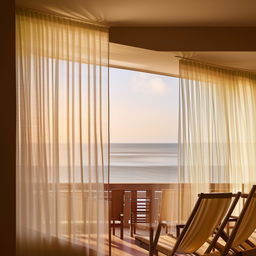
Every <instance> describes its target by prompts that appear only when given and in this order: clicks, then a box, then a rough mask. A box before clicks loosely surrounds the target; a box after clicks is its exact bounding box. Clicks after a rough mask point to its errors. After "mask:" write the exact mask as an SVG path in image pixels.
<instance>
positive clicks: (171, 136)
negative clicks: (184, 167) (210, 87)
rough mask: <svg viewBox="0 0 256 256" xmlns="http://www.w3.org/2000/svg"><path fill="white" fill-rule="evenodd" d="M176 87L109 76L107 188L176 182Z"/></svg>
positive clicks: (141, 76)
mask: <svg viewBox="0 0 256 256" xmlns="http://www.w3.org/2000/svg"><path fill="white" fill-rule="evenodd" d="M178 83H179V82H178V78H174V77H167V76H162V75H155V74H149V73H143V72H136V71H128V70H121V69H114V68H112V69H111V70H110V102H111V110H110V120H111V123H110V125H111V129H110V130H111V172H110V182H111V183H170V182H171V183H172V182H177V141H178Z"/></svg>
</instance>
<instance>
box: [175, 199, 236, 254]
mask: <svg viewBox="0 0 256 256" xmlns="http://www.w3.org/2000/svg"><path fill="white" fill-rule="evenodd" d="M230 202H231V198H204V199H202V202H201V204H200V206H199V209H198V210H197V212H196V215H195V216H194V218H193V220H192V223H191V224H190V226H189V228H188V230H187V232H186V234H185V236H184V237H183V239H182V241H181V243H180V245H179V247H178V249H177V252H178V253H192V252H195V251H197V250H198V249H199V248H200V247H201V246H202V245H203V244H204V243H205V241H207V239H208V238H209V237H210V236H211V234H212V233H213V232H214V230H215V229H216V228H217V226H218V225H219V224H220V223H221V221H222V219H223V217H224V215H225V213H226V212H227V210H228V207H229V205H230Z"/></svg>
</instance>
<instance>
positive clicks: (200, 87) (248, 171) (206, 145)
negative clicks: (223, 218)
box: [179, 59, 256, 221]
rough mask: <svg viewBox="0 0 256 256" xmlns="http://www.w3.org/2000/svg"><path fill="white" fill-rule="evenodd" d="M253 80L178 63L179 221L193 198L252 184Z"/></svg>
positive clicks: (255, 154)
mask: <svg viewBox="0 0 256 256" xmlns="http://www.w3.org/2000/svg"><path fill="white" fill-rule="evenodd" d="M255 168H256V74H254V73H250V72H246V71H240V70H233V69H228V68H226V69H225V68H222V67H217V66H212V65H207V64H203V63H200V62H196V61H192V60H183V59H182V60H180V107H179V183H180V189H179V197H180V200H179V202H180V205H179V216H180V221H184V220H186V218H187V216H188V214H189V212H190V210H191V208H192V206H193V204H194V202H195V199H196V197H197V194H198V193H201V192H210V191H234V192H237V191H243V192H248V191H249V189H250V186H251V185H252V184H255V183H256V171H255Z"/></svg>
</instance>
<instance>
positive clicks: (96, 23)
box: [15, 7, 109, 29]
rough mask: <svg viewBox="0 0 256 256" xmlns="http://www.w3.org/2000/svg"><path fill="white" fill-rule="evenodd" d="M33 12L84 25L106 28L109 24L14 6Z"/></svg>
mask: <svg viewBox="0 0 256 256" xmlns="http://www.w3.org/2000/svg"><path fill="white" fill-rule="evenodd" d="M22 11H24V12H28V11H30V12H33V13H37V14H41V15H45V16H51V17H56V18H61V19H65V20H69V21H73V22H76V23H80V24H86V25H90V26H95V27H101V28H105V29H108V28H109V26H107V25H105V24H102V23H100V22H96V21H88V20H85V19H82V18H81V19H80V18H74V17H70V16H65V15H64V14H63V15H62V14H58V13H51V12H47V11H40V10H37V9H33V8H26V7H16V8H15V12H22Z"/></svg>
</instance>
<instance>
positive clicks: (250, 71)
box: [174, 55, 256, 75]
mask: <svg viewBox="0 0 256 256" xmlns="http://www.w3.org/2000/svg"><path fill="white" fill-rule="evenodd" d="M174 57H175V58H178V59H182V60H188V61H193V62H197V63H199V64H204V65H208V66H212V67H216V68H221V69H226V70H230V71H238V72H246V73H251V74H252V75H256V71H252V70H249V69H242V68H233V67H229V66H223V65H219V64H214V63H209V62H204V61H201V60H197V59H191V58H187V57H183V56H179V55H175V56H174Z"/></svg>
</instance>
